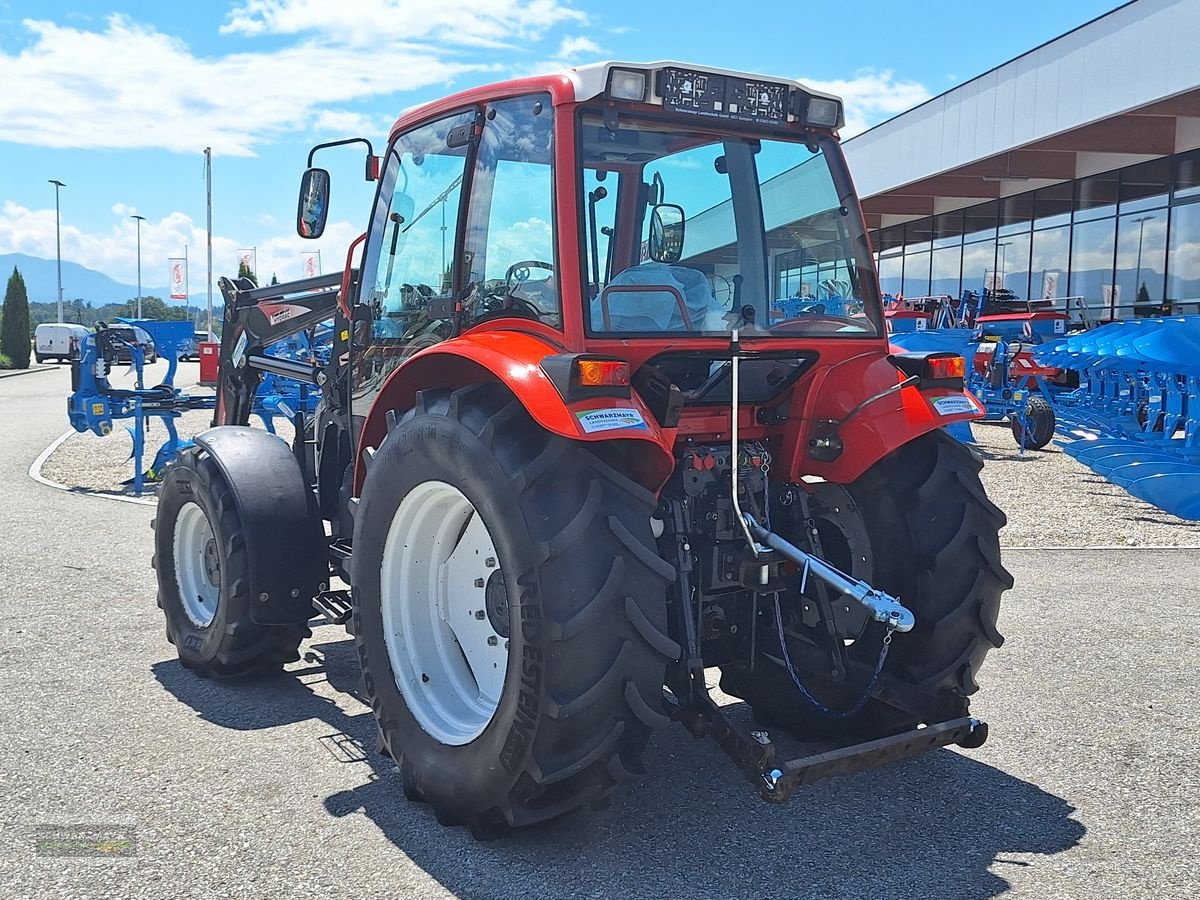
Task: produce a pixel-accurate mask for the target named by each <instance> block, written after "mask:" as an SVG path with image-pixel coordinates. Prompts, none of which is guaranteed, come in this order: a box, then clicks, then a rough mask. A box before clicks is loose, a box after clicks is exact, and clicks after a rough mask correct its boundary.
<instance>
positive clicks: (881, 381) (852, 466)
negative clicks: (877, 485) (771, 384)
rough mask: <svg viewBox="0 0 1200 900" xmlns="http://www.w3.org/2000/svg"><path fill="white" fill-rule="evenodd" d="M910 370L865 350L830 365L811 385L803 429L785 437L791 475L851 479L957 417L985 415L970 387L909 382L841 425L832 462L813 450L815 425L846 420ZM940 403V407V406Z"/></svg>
mask: <svg viewBox="0 0 1200 900" xmlns="http://www.w3.org/2000/svg"><path fill="white" fill-rule="evenodd" d="M903 379H904V375H903V374H902V373H901V372H899V371H898V370H897V369H896V367H895V366H894V365H893V364H892V363H891V362H889V361H888V359H887V357H886V356H885V355H882V354H879V353H865V354H862V355H860V356H855V357H851V358H850V359H847V360H845V361H843V362H840V363H838V364H836V365H833V366H830V367H829V368H828V369H826V370H824V371H823V372H821V373H817V377H816V379H815V380H814V381H813V383H812V384H811V385H810V386H809V390H808V392H807V395H806V397H805V398H804V400H803V401H802V404H803V406H802V408H803V410H804V411H803V413H802V415H801V416H800V417H799V420H798V421H799V423H800V427H801V428H803V429H806V430H803V431H800V432H799V433H797V434H796V435H795V437H794V439H790V440H787V441H785V447H784V459H783V464H784V470H785V471H786V472H787V475H788V477H789V479H791V480H792V481H798V480H799V479H800V478H801V477H802V476H804V475H816V476H819V477H821V478H824V479H825V480H826V481H833V482H838V483H841V484H847V483H849V482H851V481H854V480H855V479H856V478H858V477H859V476H860V475H862V474H863V473H864V472H865V471H867V469H869V468H871V466H873V465H875V463H877V462H878V461H879V460H880V459H882V458H883V457H885V456H887V455H888V454H889V453H891V452H892V451H894V450H896V449H898V448H899V447H901V446H903V445H904V444H907V443H908V442H909V441H911V440H913V439H914V438H918V437H920V436H921V435H923V434H926V433H928V432H930V431H933V430H934V429H935V428H941V427H943V426H945V425H950V424H952V423H954V422H969V421H971V420H973V419H979V418H982V416H983V414H984V407H983V404H981V403H980V402H979V401H978V400H976V399H975V397H974V396H973V395H972V394H971V393H970V392H968V391H966V390H955V389H953V388H946V387H938V388H920V387H917V386H909V387H905V388H901V389H900V390H899V391H897V392H894V393H892V394H889V395H888V396H886V397H882V398H880V399H879V400H876V401H875V402H874V403H871V404H870V405H868V406H866V407H865V408H863V409H862V410H860V411H859V412H857V413H856V414H855V415H854V416H853V417H851V419H850V420H849V421H848V422H846V424H845V425H843V426H841V427H840V428H839V429H838V430H837V434H838V436H839V437H840V438H841V440H842V444H843V447H844V449H843V451H842V453H841V455H839V456H838V457H837V458H836V459H834V460H832V461H830V462H821V461H819V460H816V459H813V458H812V457H811V456H810V455H809V454H808V449H809V440H810V438H811V434H812V433H811V424H810V423H814V422H818V421H822V420H830V419H832V420H836V421H841V420H842V419H844V418H845V417H846V414H847V413H849V412H850V410H852V409H853V408H854V407H855V405H857V404H858V403H859V402H861V401H862V400H863V399H864V398H866V397H871V396H874V395H875V394H877V393H879V392H880V391H883V390H885V389H887V388H888V387H890V386H892V385H894V384H897V383H898V382H900V381H902V380H903ZM939 407H940V409H939Z"/></svg>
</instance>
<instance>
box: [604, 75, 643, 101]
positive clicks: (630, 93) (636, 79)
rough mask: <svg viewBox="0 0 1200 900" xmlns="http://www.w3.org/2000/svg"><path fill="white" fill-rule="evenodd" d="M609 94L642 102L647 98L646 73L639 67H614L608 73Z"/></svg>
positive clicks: (620, 98) (616, 97) (616, 98)
mask: <svg viewBox="0 0 1200 900" xmlns="http://www.w3.org/2000/svg"><path fill="white" fill-rule="evenodd" d="M608 96H610V97H612V98H613V99H614V100H635V101H637V102H638V103H641V102H642V101H643V100H645V99H646V73H645V72H644V71H641V70H638V69H613V70H612V71H611V72H610V73H609V75H608Z"/></svg>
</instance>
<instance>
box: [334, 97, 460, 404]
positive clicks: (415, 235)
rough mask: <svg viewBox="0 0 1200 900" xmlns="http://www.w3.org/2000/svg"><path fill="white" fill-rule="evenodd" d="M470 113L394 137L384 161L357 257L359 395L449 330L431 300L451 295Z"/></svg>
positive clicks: (440, 310)
mask: <svg viewBox="0 0 1200 900" xmlns="http://www.w3.org/2000/svg"><path fill="white" fill-rule="evenodd" d="M476 119H477V112H476V111H475V110H473V109H472V110H467V111H464V112H461V113H456V114H454V115H452V116H448V117H446V118H444V119H439V120H438V121H436V122H432V123H430V124H427V125H422V126H420V127H418V128H415V129H413V130H412V131H409V132H407V133H405V134H402V135H400V136H399V137H398V138H396V140H395V141H394V142H393V143H392V145H391V147H389V148H388V153H387V156H386V158H385V160H384V168H383V177H382V180H381V184H380V192H379V198H378V201H377V203H376V206H375V211H374V219H373V221H372V224H371V235H370V239H369V243H368V245H367V252H366V258H365V259H364V260H363V266H362V277H361V281H360V283H361V288H360V291H359V309H358V311H357V313H356V317H355V318H356V328H355V347H356V350H357V351H358V352H359V356H358V361H357V366H356V378H355V381H356V383H357V384H358V386H359V390H358V392H357V394H358V396H364V395H366V394H370V393H372V391H373V389H375V388H377V387H378V385H379V384H380V383H381V382H382V380H383V378H384V377H386V375H387V373H388V372H390V371H391V370H392V369H394V368H395V367H396V366H397V365H399V364H400V363H401V362H403V361H404V360H405V359H407V358H408V357H410V356H412V355H413V354H414V353H416V352H418V351H419V350H423V349H425V348H426V347H429V346H432V345H433V344H436V343H438V342H439V341H442V340H445V339H446V338H447V337H449V336H450V333H451V330H452V327H453V321H452V320H451V319H449V318H446V313H445V310H444V308H442V307H441V306H440V305H437V304H435V303H434V301H437V300H443V299H446V298H449V297H450V296H451V293H452V291H453V290H454V284H453V277H452V276H453V260H454V252H455V246H456V244H457V239H458V234H459V220H460V210H461V207H462V203H461V201H462V185H463V177H464V175H465V172H466V164H467V159H468V151H469V149H470V144H471V136H472V134H473V132H474V128H475V122H476Z"/></svg>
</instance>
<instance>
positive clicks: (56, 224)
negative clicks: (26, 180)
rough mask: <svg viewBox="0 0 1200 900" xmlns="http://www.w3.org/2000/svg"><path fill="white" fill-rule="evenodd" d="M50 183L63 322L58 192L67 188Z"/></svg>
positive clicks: (56, 181) (60, 313) (53, 179)
mask: <svg viewBox="0 0 1200 900" xmlns="http://www.w3.org/2000/svg"><path fill="white" fill-rule="evenodd" d="M50 183H51V184H52V185H54V248H55V251H56V253H57V254H58V321H59V322H61V321H62V320H63V309H62V234H61V230H60V229H59V220H60V216H59V211H58V192H59V190H60V189H61V188H65V187H66V185H65V184H63V183H62V182H61V181H59V180H58V179H56V178H51V179H50Z"/></svg>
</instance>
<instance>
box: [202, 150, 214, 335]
mask: <svg viewBox="0 0 1200 900" xmlns="http://www.w3.org/2000/svg"><path fill="white" fill-rule="evenodd" d="M204 179H205V184H206V195H207V203H208V331H209V333H210V334H211V333H212V330H213V306H212V277H213V273H212V147H205V148H204Z"/></svg>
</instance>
